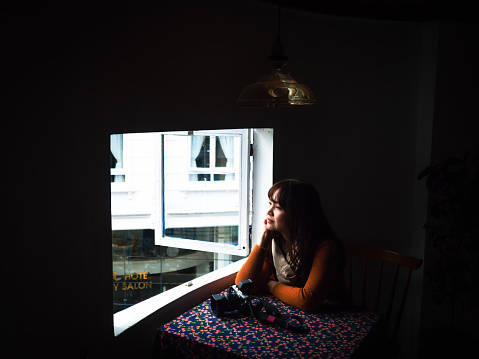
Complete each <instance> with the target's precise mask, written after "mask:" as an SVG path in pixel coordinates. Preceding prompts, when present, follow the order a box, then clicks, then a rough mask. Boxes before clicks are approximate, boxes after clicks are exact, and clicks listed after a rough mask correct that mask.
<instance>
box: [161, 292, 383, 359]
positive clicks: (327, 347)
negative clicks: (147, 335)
mask: <svg viewBox="0 0 479 359" xmlns="http://www.w3.org/2000/svg"><path fill="white" fill-rule="evenodd" d="M261 299H263V300H267V301H269V302H270V303H272V304H273V305H275V306H276V307H277V308H278V309H279V312H280V313H281V314H282V315H288V316H289V315H298V316H300V317H301V318H303V321H304V326H305V327H306V329H307V332H305V333H294V332H291V331H289V330H286V329H284V328H281V327H278V326H274V325H269V324H265V323H261V322H259V321H258V320H257V319H256V318H254V317H239V316H234V315H233V316H225V317H216V316H215V315H214V314H213V312H212V311H211V309H210V301H209V300H207V301H205V302H203V303H201V304H200V305H198V306H197V307H195V308H193V309H191V310H190V311H188V312H186V313H184V314H183V315H181V316H179V317H178V318H176V319H175V320H173V321H171V322H170V323H168V324H166V325H164V326H163V327H161V328H160V329H159V331H158V338H157V340H158V341H159V343H157V353H156V354H157V355H158V356H159V357H160V358H170V357H171V358H349V357H350V356H351V355H352V354H353V353H354V351H355V350H356V349H357V348H358V347H359V345H360V344H361V342H362V341H363V340H364V339H365V338H366V336H367V335H368V333H370V332H371V331H372V330H373V327H374V326H375V325H377V324H378V323H379V321H380V314H378V313H374V312H369V311H366V310H362V309H358V308H344V307H340V306H337V305H334V304H328V303H325V304H324V305H323V308H322V309H321V310H320V311H319V312H318V313H315V314H310V313H304V312H302V311H300V310H298V309H296V308H293V307H291V306H288V305H286V304H284V303H282V302H281V301H279V300H278V299H276V298H274V297H272V296H269V295H266V296H262V297H261Z"/></svg>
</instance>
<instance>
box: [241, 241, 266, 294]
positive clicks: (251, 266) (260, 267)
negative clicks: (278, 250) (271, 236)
mask: <svg viewBox="0 0 479 359" xmlns="http://www.w3.org/2000/svg"><path fill="white" fill-rule="evenodd" d="M265 258H266V249H264V248H261V247H260V246H259V245H255V246H254V248H253V250H252V251H251V254H250V255H249V257H248V259H247V260H246V262H245V264H243V267H241V269H240V270H239V272H238V273H237V274H236V279H235V283H236V285H238V284H239V282H241V281H243V280H246V279H251V280H252V281H253V288H252V290H251V292H252V294H254V293H258V292H259V291H261V290H262V289H263V288H264V285H265V284H266V283H267V282H268V279H269V278H270V276H271V274H273V271H274V266H273V263H269V262H267V261H265Z"/></svg>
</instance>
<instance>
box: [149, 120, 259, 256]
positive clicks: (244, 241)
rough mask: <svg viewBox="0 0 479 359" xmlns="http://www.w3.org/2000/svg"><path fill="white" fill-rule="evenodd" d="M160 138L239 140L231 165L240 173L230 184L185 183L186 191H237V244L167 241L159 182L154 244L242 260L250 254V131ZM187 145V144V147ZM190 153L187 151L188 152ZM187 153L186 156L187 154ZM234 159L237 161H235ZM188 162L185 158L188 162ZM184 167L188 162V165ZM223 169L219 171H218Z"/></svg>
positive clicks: (162, 198) (201, 132) (209, 132)
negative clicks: (236, 166) (213, 137)
mask: <svg viewBox="0 0 479 359" xmlns="http://www.w3.org/2000/svg"><path fill="white" fill-rule="evenodd" d="M162 135H183V136H187V135H190V136H191V135H203V136H231V135H233V136H240V138H241V140H240V153H239V155H240V156H239V157H236V161H235V165H238V166H240V168H241V171H240V174H239V176H235V180H234V181H199V182H195V181H189V179H188V180H187V181H186V182H187V187H188V188H187V189H188V190H202V191H204V190H208V189H210V190H218V189H233V188H238V189H239V225H238V244H237V245H232V244H226V243H214V242H206V241H199V240H194V239H186V238H177V237H168V236H165V235H164V223H163V219H164V209H165V208H164V194H163V187H162V186H163V181H159V182H161V183H159V185H158V186H156V187H157V190H158V191H157V198H159V199H160V201H159V204H160V208H159V210H158V212H157V215H156V219H155V225H154V229H155V244H156V245H161V246H170V247H176V248H184V249H191V250H199V251H207V252H214V253H222V254H230V255H237V256H246V255H248V254H249V252H250V248H249V242H250V240H249V237H250V235H249V226H250V213H249V209H250V196H249V193H250V181H249V176H250V163H251V156H250V155H251V150H250V149H251V140H252V130H251V129H225V130H201V131H194V132H193V131H188V132H187V131H177V132H163V133H162ZM189 142H190V141H188V143H189ZM188 150H190V148H188ZM189 153H191V152H188V154H189ZM235 155H236V153H235ZM162 157H163V156H159V158H158V161H159V162H160V166H159V167H160V170H159V171H160V173H159V174H158V178H159V179H160V178H162V173H161V171H162V168H163V163H161V161H162ZM238 158H239V159H240V160H239V161H238ZM188 159H189V158H188ZM188 166H189V167H190V165H189V161H188ZM222 168H223V167H222ZM236 177H240V178H236Z"/></svg>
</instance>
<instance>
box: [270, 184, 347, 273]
mask: <svg viewBox="0 0 479 359" xmlns="http://www.w3.org/2000/svg"><path fill="white" fill-rule="evenodd" d="M268 197H269V199H270V200H274V201H276V202H277V203H279V205H280V206H281V207H282V208H283V210H284V211H285V213H286V214H287V215H288V216H289V221H290V238H291V241H289V243H286V241H285V240H284V238H283V237H282V236H280V238H278V240H279V243H278V244H279V245H280V247H281V248H282V250H283V251H284V252H286V253H288V255H289V262H290V263H289V264H290V265H291V266H292V268H294V269H295V271H296V273H297V274H298V275H299V277H300V278H302V277H307V276H308V275H309V271H310V269H311V265H312V262H313V254H314V252H315V249H316V248H317V246H318V245H319V244H321V242H322V241H324V240H326V239H331V240H333V241H334V242H335V243H337V247H338V248H339V250H340V266H341V267H343V266H344V262H345V256H344V250H343V247H342V245H341V243H340V241H339V239H338V237H337V236H336V235H335V234H334V232H333V230H332V228H331V225H330V224H329V222H328V220H327V218H326V216H325V215H324V212H323V208H322V206H321V200H320V198H319V195H318V192H317V191H316V189H315V188H314V186H312V185H311V184H309V183H307V182H303V181H299V180H295V179H286V180H282V181H279V182H277V183H275V184H274V185H273V186H272V187H271V188H270V190H269V191H268Z"/></svg>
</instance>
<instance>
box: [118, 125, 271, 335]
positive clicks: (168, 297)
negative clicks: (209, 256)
mask: <svg viewBox="0 0 479 359" xmlns="http://www.w3.org/2000/svg"><path fill="white" fill-rule="evenodd" d="M253 132H254V137H255V140H254V145H253V151H254V166H253V170H252V181H251V182H252V183H253V184H252V185H253V188H254V191H253V196H252V199H253V200H252V202H253V203H252V208H253V209H254V210H253V211H251V216H252V233H253V240H252V243H253V245H254V244H255V243H256V241H257V239H258V238H259V235H260V234H261V231H262V230H263V219H264V215H265V213H266V210H267V208H268V200H267V193H268V189H269V188H270V187H271V185H272V184H273V158H272V153H273V130H272V129H270V128H259V129H256V128H255V129H253ZM246 260H247V258H244V259H242V260H239V261H237V262H234V263H232V264H230V265H228V266H226V267H223V268H221V269H218V270H215V271H213V272H210V273H208V274H205V275H204V276H201V277H198V278H196V279H194V280H192V281H191V282H188V283H186V284H180V285H178V286H177V287H175V288H172V289H170V290H168V291H166V292H163V293H160V294H158V295H156V296H153V297H151V298H149V299H147V300H144V301H142V302H140V303H138V304H135V305H133V306H131V307H129V308H126V309H124V310H122V311H120V312H117V313H115V314H113V334H114V336H115V337H116V336H118V335H120V334H121V333H123V332H124V331H126V330H128V329H130V328H132V327H135V326H137V325H138V324H140V323H143V322H144V323H145V324H146V323H149V326H151V329H152V330H155V329H156V328H158V327H159V326H161V325H163V324H166V321H164V320H161V319H159V320H157V321H153V322H152V321H149V322H146V321H144V319H146V318H152V314H155V317H156V318H164V317H167V318H175V317H177V316H178V315H181V314H182V313H183V312H185V311H187V310H188V309H190V308H192V307H193V306H195V305H197V304H198V303H199V302H201V301H203V300H205V299H207V298H208V297H209V296H210V295H211V294H212V293H215V292H220V291H221V290H223V289H226V288H227V287H228V285H229V284H231V283H232V282H233V281H234V277H235V275H236V272H238V270H239V269H241V267H242V265H243V264H244V263H245V261H246ZM172 303H174V305H171V304H172ZM141 330H142V332H143V331H144V330H145V328H144V326H143V327H141Z"/></svg>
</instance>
